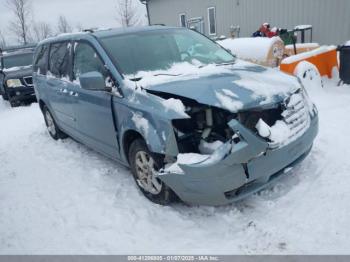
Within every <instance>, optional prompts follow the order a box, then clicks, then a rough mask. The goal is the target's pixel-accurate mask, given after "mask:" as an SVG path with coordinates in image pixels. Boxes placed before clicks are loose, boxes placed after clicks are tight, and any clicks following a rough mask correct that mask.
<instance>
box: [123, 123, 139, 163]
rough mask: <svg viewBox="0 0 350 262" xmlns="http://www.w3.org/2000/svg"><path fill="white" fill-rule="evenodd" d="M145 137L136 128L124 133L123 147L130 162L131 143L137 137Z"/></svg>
mask: <svg viewBox="0 0 350 262" xmlns="http://www.w3.org/2000/svg"><path fill="white" fill-rule="evenodd" d="M139 138H140V139H143V137H142V135H141V134H140V133H138V132H136V131H135V130H129V131H127V132H126V133H125V134H124V137H123V149H124V153H125V156H126V159H127V160H128V162H129V148H130V146H131V143H132V142H134V141H135V140H136V139H139Z"/></svg>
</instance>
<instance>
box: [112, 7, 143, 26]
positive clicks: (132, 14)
mask: <svg viewBox="0 0 350 262" xmlns="http://www.w3.org/2000/svg"><path fill="white" fill-rule="evenodd" d="M117 12H118V17H117V20H118V22H119V23H120V24H121V25H122V26H123V27H129V26H136V25H138V24H139V23H140V17H139V15H138V12H137V6H136V5H135V4H134V1H133V0H118V5H117Z"/></svg>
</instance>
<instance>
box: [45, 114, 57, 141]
mask: <svg viewBox="0 0 350 262" xmlns="http://www.w3.org/2000/svg"><path fill="white" fill-rule="evenodd" d="M45 118H46V125H47V130H48V131H49V132H50V134H51V135H53V136H54V135H56V127H55V123H54V122H53V119H52V116H51V114H50V112H49V111H46V113H45Z"/></svg>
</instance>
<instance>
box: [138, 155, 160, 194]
mask: <svg viewBox="0 0 350 262" xmlns="http://www.w3.org/2000/svg"><path fill="white" fill-rule="evenodd" d="M135 161H136V162H135V164H136V173H137V183H138V184H139V186H140V187H142V188H143V189H144V190H145V191H147V192H149V193H151V194H153V195H157V194H159V193H160V191H161V190H162V183H161V182H160V181H159V180H158V179H157V178H156V177H155V162H154V160H153V158H152V157H151V156H150V155H149V154H148V153H146V152H144V151H139V152H137V153H136V156H135Z"/></svg>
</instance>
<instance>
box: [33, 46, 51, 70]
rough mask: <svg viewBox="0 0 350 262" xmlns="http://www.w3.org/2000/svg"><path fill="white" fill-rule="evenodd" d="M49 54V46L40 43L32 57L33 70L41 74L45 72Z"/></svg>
mask: <svg viewBox="0 0 350 262" xmlns="http://www.w3.org/2000/svg"><path fill="white" fill-rule="evenodd" d="M48 56H49V46H48V45H42V46H41V47H39V49H38V51H37V52H36V54H35V57H34V65H33V71H34V72H37V73H39V74H42V75H46V73H47V62H48Z"/></svg>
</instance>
